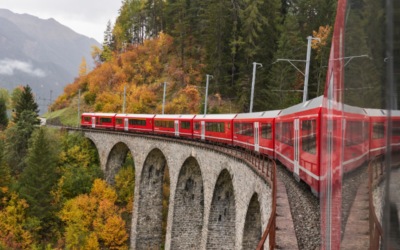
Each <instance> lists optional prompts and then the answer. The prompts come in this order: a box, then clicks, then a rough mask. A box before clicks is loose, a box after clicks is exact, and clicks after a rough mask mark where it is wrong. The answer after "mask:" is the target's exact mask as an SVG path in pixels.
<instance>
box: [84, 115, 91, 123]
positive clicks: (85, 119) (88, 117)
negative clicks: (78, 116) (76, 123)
mask: <svg viewBox="0 0 400 250" xmlns="http://www.w3.org/2000/svg"><path fill="white" fill-rule="evenodd" d="M83 120H84V121H85V122H90V120H91V117H90V116H85V117H84V118H83Z"/></svg>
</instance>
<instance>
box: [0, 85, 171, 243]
mask: <svg viewBox="0 0 400 250" xmlns="http://www.w3.org/2000/svg"><path fill="white" fill-rule="evenodd" d="M6 105H10V106H11V108H13V109H15V110H16V112H15V113H13V115H12V117H11V119H10V120H8V118H7V116H6ZM38 124H39V119H38V104H37V103H35V102H34V95H33V94H32V89H31V88H30V87H29V86H25V87H21V88H15V89H14V90H13V92H12V93H11V96H8V91H7V90H5V89H3V88H0V250H28V249H32V250H50V249H71V250H72V249H76V250H77V249H93V250H95V249H120V250H123V249H128V246H129V232H130V224H131V218H132V207H133V201H134V197H133V196H134V190H135V165H134V161H133V158H132V155H131V154H128V155H127V158H126V161H125V163H124V164H123V166H121V169H120V171H119V172H118V174H117V175H116V177H115V185H114V186H110V185H107V183H106V181H105V180H104V176H103V172H102V170H101V168H100V160H99V153H98V152H97V149H96V147H95V145H94V144H93V143H92V142H91V141H90V140H89V139H87V138H84V137H83V136H82V135H81V134H80V133H74V134H69V133H68V132H67V131H64V130H61V131H60V130H59V129H52V128H46V127H39V126H37V125H38ZM164 180H165V181H164V189H165V190H169V179H167V178H164ZM165 200H167V201H168V200H169V193H168V196H166V197H165ZM163 211H164V212H165V213H166V214H168V212H167V211H168V203H166V204H165V206H164V207H163ZM166 220H167V217H165V219H164V220H163V223H164V224H165V225H166ZM164 224H163V225H164ZM163 228H164V229H165V228H166V226H163ZM164 235H165V233H164Z"/></svg>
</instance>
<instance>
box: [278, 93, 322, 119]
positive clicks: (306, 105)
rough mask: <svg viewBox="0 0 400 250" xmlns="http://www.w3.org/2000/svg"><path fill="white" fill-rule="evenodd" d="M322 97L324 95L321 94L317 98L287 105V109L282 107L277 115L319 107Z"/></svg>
mask: <svg viewBox="0 0 400 250" xmlns="http://www.w3.org/2000/svg"><path fill="white" fill-rule="evenodd" d="M323 99H324V96H323V95H322V96H319V97H317V98H314V99H311V100H308V101H306V102H305V103H300V104H297V105H294V106H292V107H289V108H287V109H283V110H282V112H281V113H280V114H279V116H284V115H290V114H293V113H297V112H301V111H305V110H310V109H315V108H320V107H322V101H323Z"/></svg>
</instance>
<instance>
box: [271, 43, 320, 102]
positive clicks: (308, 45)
mask: <svg viewBox="0 0 400 250" xmlns="http://www.w3.org/2000/svg"><path fill="white" fill-rule="evenodd" d="M307 40H308V41H307V58H306V60H292V59H278V60H276V62H279V61H287V62H289V63H290V64H291V65H292V66H293V67H295V68H296V69H297V70H298V71H299V72H300V73H301V74H302V75H303V76H304V91H303V103H305V102H306V101H307V94H308V78H309V74H310V58H311V41H312V40H318V41H319V42H321V39H319V38H315V37H312V36H308V37H307ZM292 62H305V63H306V72H305V73H303V72H302V71H301V70H299V69H298V68H297V67H296V66H294V64H293V63H292ZM274 63H275V62H274Z"/></svg>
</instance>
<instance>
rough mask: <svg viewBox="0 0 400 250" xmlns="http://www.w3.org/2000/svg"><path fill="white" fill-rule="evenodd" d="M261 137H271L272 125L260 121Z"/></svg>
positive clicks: (269, 138) (268, 138)
mask: <svg viewBox="0 0 400 250" xmlns="http://www.w3.org/2000/svg"><path fill="white" fill-rule="evenodd" d="M261 138H262V139H267V140H271V139H272V126H271V123H261Z"/></svg>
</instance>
